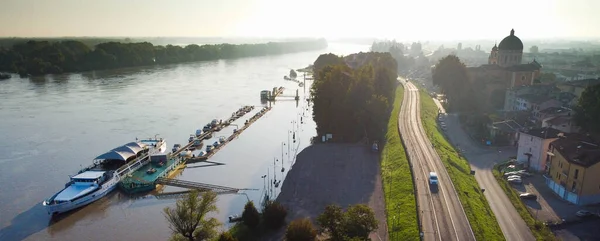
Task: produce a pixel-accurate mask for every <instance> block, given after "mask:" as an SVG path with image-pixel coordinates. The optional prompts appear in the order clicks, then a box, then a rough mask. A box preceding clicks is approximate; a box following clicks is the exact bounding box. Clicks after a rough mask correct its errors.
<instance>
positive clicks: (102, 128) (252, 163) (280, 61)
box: [0, 43, 368, 240]
mask: <svg viewBox="0 0 600 241" xmlns="http://www.w3.org/2000/svg"><path fill="white" fill-rule="evenodd" d="M366 50H368V46H364V45H341V44H338V45H336V44H335V43H331V44H330V47H329V49H328V50H326V51H323V52H333V53H336V54H349V53H353V52H358V51H366ZM323 52H321V51H319V52H304V53H296V54H287V55H281V56H266V57H257V58H244V59H236V60H222V61H212V62H200V63H190V64H180V65H171V66H161V67H151V68H136V69H124V70H114V71H103V72H90V73H81V74H72V75H64V76H47V77H43V78H34V79H18V78H12V79H9V80H6V81H2V82H0V117H1V118H0V129H1V131H2V133H3V138H2V140H1V141H0V151H2V153H4V155H2V156H0V164H1V165H0V171H1V172H2V173H3V174H2V175H0V182H1V183H3V184H2V185H0V210H1V211H0V212H1V215H0V240H22V239H27V240H79V239H82V238H83V239H90V240H99V239H105V238H106V235H107V233H110V237H111V238H115V239H123V240H141V239H148V240H157V239H161V240H164V239H167V238H168V237H169V235H170V230H169V229H168V225H167V223H166V221H165V219H164V216H163V215H162V213H161V211H162V208H164V207H166V206H169V205H174V202H175V200H174V199H156V198H154V197H140V198H138V199H131V198H129V197H127V196H126V195H124V194H121V193H119V192H114V193H113V194H111V195H109V196H108V197H106V198H103V199H101V200H100V201H98V202H95V203H93V204H91V205H89V206H87V207H84V208H82V209H80V210H78V211H76V212H74V213H71V214H69V215H67V216H65V217H63V218H62V219H60V220H58V221H51V220H50V219H49V217H48V215H47V214H46V212H45V210H44V209H43V207H42V206H41V202H42V200H44V199H46V198H48V197H50V196H51V195H52V194H53V193H55V192H57V191H59V190H60V189H61V188H62V187H63V186H64V183H65V182H66V181H67V180H68V175H71V174H74V173H75V172H76V171H77V170H78V169H79V168H80V167H81V166H86V165H88V164H90V163H91V161H92V159H93V158H94V157H96V156H98V155H100V154H102V153H104V152H106V151H108V150H110V149H112V148H114V147H117V146H119V145H122V144H124V143H127V142H130V141H133V140H135V138H136V137H138V138H146V137H153V136H154V135H155V134H160V137H163V138H165V139H166V141H167V144H168V146H169V148H170V147H171V146H173V144H175V143H185V141H186V140H187V138H188V137H189V135H190V134H193V133H194V131H195V130H196V129H198V128H201V127H202V126H203V125H204V124H206V123H207V122H209V121H210V120H212V119H215V118H219V119H221V118H225V117H228V116H230V115H231V112H232V111H234V110H236V109H238V108H239V107H241V106H244V105H254V106H262V105H263V104H262V103H261V102H260V91H262V90H266V89H271V88H273V87H275V86H284V87H286V91H285V92H284V94H286V95H287V94H290V95H293V92H294V91H295V90H296V89H299V94H300V96H301V99H304V97H305V96H306V95H307V94H308V93H309V86H310V84H309V82H307V85H306V86H305V87H298V86H297V84H295V83H293V82H290V81H284V80H283V79H282V76H283V75H285V74H287V73H289V70H290V69H297V68H303V67H305V66H307V65H308V64H310V63H312V62H313V61H314V60H315V59H316V58H317V57H318V55H319V54H321V53H323ZM310 111H311V109H310V108H308V109H307V106H306V103H305V102H302V101H300V102H299V103H298V104H296V102H295V101H293V100H292V101H287V100H282V101H277V102H275V104H274V105H273V110H271V111H270V112H269V113H268V114H266V115H265V116H264V117H262V118H261V119H260V120H258V121H257V122H256V123H254V124H252V126H251V127H249V128H248V129H247V130H245V131H244V133H243V134H242V135H240V136H239V137H238V138H237V139H235V140H234V141H232V142H231V143H230V144H228V145H227V146H226V147H224V149H223V150H221V151H219V153H217V154H216V155H215V156H214V157H212V158H211V159H212V160H213V161H217V162H222V163H225V164H226V165H221V166H208V167H204V166H203V165H200V164H199V165H191V166H190V167H188V168H186V169H184V170H183V171H182V172H181V174H180V175H179V176H177V178H180V179H183V180H189V181H197V182H204V183H210V184H215V185H222V186H231V187H237V188H256V189H262V188H263V186H264V185H265V180H263V179H262V178H261V176H263V175H267V172H269V176H270V177H271V178H272V176H273V169H276V170H275V173H276V175H277V179H278V180H280V179H282V177H283V176H284V175H285V174H286V173H287V171H288V170H289V166H290V160H291V159H292V158H291V157H292V156H293V154H292V153H295V152H296V151H297V150H301V149H303V148H304V147H306V146H308V145H309V139H310V137H312V136H314V135H315V124H314V122H313V121H312V116H311V113H310ZM300 117H302V120H303V121H302V122H303V123H302V124H301V123H300V121H299V120H300ZM224 131H228V130H224ZM291 132H292V133H291ZM293 132H295V133H296V134H295V135H296V139H297V142H296V143H293V141H290V143H291V145H288V144H287V143H288V140H289V139H291V137H292V135H293ZM209 143H212V142H209ZM284 144H285V145H284ZM282 150H283V152H284V154H283V160H281V159H282V158H281V156H282ZM288 155H289V156H290V158H288ZM274 158H277V159H280V160H279V162H276V165H275V168H274V166H273V159H274ZM281 166H283V167H285V169H286V170H285V171H284V172H283V173H281V172H280V169H281ZM174 190H177V189H176V188H171V187H167V188H165V191H174ZM246 194H247V196H246V195H223V196H219V203H218V207H219V209H220V212H219V213H218V214H216V216H217V217H218V218H219V219H220V220H223V221H224V220H225V219H226V217H227V216H229V215H232V214H239V213H241V211H242V209H243V204H244V203H245V202H246V201H247V200H248V199H251V200H254V201H255V202H259V200H260V197H261V191H248V192H247V193H246Z"/></svg>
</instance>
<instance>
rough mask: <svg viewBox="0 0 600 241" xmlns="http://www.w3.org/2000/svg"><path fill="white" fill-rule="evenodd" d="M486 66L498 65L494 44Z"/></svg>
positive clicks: (496, 47) (496, 50)
mask: <svg viewBox="0 0 600 241" xmlns="http://www.w3.org/2000/svg"><path fill="white" fill-rule="evenodd" d="M488 64H498V46H497V45H496V44H494V47H493V48H492V52H491V53H490V57H488Z"/></svg>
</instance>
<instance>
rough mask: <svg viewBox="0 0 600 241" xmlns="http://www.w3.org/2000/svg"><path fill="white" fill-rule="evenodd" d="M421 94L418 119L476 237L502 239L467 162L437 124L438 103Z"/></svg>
mask: <svg viewBox="0 0 600 241" xmlns="http://www.w3.org/2000/svg"><path fill="white" fill-rule="evenodd" d="M420 94H421V121H422V122H423V127H424V129H425V132H427V136H428V137H429V140H431V142H432V143H433V144H434V145H435V149H436V150H437V153H438V155H439V156H440V159H441V160H442V162H443V163H444V166H446V170H448V174H449V175H450V178H451V179H452V183H454V187H455V188H456V192H457V193H458V197H459V199H460V201H461V203H462V206H463V208H464V210H465V213H466V214H467V218H468V219H469V223H470V224H471V228H472V229H473V233H474V234H475V238H476V239H477V240H505V239H504V235H503V234H502V230H501V229H500V226H499V225H498V222H497V221H496V217H495V216H494V213H493V212H492V209H491V208H490V206H489V205H488V202H487V200H486V198H485V196H484V195H483V193H482V192H481V188H480V187H479V185H478V184H477V181H476V180H475V177H474V176H473V175H471V174H470V171H471V168H470V167H469V163H468V162H467V161H466V160H465V159H464V158H462V157H460V156H459V155H458V153H457V152H456V150H455V149H454V147H453V146H452V145H451V144H450V143H449V142H448V141H447V140H446V138H445V137H444V135H443V134H442V132H441V130H440V129H439V128H438V126H437V121H436V118H437V113H438V107H437V105H436V104H435V102H433V100H432V99H431V97H430V96H429V95H428V94H427V93H426V92H424V91H420Z"/></svg>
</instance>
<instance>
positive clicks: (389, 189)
mask: <svg viewBox="0 0 600 241" xmlns="http://www.w3.org/2000/svg"><path fill="white" fill-rule="evenodd" d="M403 97H404V88H403V87H402V85H398V88H396V96H395V99H394V109H393V111H392V114H391V115H390V118H389V120H388V125H387V133H386V140H385V143H384V146H383V150H382V152H381V175H382V178H383V179H382V181H383V190H384V193H385V201H386V202H385V203H386V215H387V223H388V233H389V237H390V240H419V223H418V221H417V205H416V199H415V194H414V193H415V190H414V186H413V179H412V175H411V171H410V166H409V163H408V158H407V157H406V153H405V151H404V146H403V145H402V142H401V141H400V134H399V133H398V114H399V113H400V106H401V105H402V98H403ZM394 217H395V218H394Z"/></svg>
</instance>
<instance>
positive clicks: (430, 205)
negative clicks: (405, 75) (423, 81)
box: [398, 82, 475, 241]
mask: <svg viewBox="0 0 600 241" xmlns="http://www.w3.org/2000/svg"><path fill="white" fill-rule="evenodd" d="M403 84H404V86H405V89H404V100H403V102H402V108H401V110H400V115H399V116H398V123H399V125H398V127H399V130H400V134H401V137H402V140H403V141H404V144H405V145H406V150H407V153H408V156H409V159H410V162H411V164H412V168H413V173H414V176H415V179H416V180H415V181H416V186H417V190H416V195H417V203H418V209H419V218H420V225H421V228H422V232H423V235H424V237H423V238H424V240H427V241H428V240H444V241H445V240H475V236H474V235H473V231H472V230H471V226H470V224H469V221H468V219H467V216H466V215H465V212H464V210H463V208H462V205H461V203H460V200H459V199H458V195H457V194H456V191H455V189H454V186H453V184H452V181H451V180H450V177H449V176H448V172H447V171H446V168H445V167H444V165H443V164H442V162H441V160H440V158H439V156H438V155H437V153H436V151H435V150H434V149H433V147H432V145H431V142H430V141H429V139H428V138H427V136H426V134H425V131H424V129H423V125H422V123H421V116H420V102H419V90H418V89H417V87H415V86H414V85H413V84H412V83H410V82H409V83H404V82H403ZM432 171H433V172H436V173H437V174H438V179H439V185H429V172H432Z"/></svg>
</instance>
